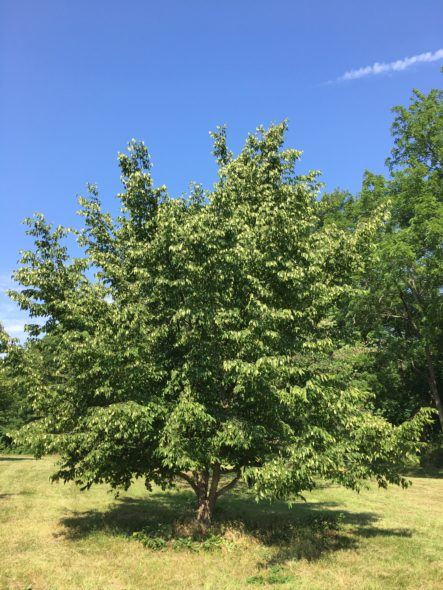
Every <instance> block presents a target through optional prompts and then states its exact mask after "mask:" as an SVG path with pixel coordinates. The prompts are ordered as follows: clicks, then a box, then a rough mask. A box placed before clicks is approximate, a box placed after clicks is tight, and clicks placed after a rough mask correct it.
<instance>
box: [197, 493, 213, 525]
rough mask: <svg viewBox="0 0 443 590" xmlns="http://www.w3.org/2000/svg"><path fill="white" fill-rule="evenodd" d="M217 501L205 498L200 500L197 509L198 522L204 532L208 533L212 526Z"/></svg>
mask: <svg viewBox="0 0 443 590" xmlns="http://www.w3.org/2000/svg"><path fill="white" fill-rule="evenodd" d="M214 506H215V501H211V499H210V498H203V499H202V500H200V502H199V505H198V508H197V522H198V524H199V525H200V528H201V529H202V531H206V530H208V529H209V527H210V526H211V524H212V516H213V513H214Z"/></svg>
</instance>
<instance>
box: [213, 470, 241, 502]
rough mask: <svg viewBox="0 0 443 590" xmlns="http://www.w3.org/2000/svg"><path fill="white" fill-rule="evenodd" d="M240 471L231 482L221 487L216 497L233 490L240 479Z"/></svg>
mask: <svg viewBox="0 0 443 590" xmlns="http://www.w3.org/2000/svg"><path fill="white" fill-rule="evenodd" d="M240 477H241V475H240V472H237V475H236V476H235V477H234V479H232V480H231V481H230V482H229V483H227V484H226V485H225V486H223V487H222V488H220V489H219V490H218V492H217V494H216V498H218V497H219V496H221V495H222V494H224V493H226V492H229V490H232V488H234V487H235V486H236V485H237V483H238V482H239V480H240Z"/></svg>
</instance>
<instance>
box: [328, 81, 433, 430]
mask: <svg viewBox="0 0 443 590" xmlns="http://www.w3.org/2000/svg"><path fill="white" fill-rule="evenodd" d="M393 112H394V113H395V119H394V122H393V125H392V135H393V138H394V146H393V149H392V152H391V157H390V158H388V159H387V162H386V163H387V165H388V167H389V169H390V172H391V175H390V177H389V178H385V177H384V176H382V175H374V174H372V173H370V172H366V174H365V177H364V182H363V188H362V191H361V193H360V195H358V196H357V198H354V197H352V196H351V195H349V194H347V193H340V192H339V191H338V192H336V193H334V194H331V195H329V196H328V197H327V199H326V203H325V204H326V205H327V206H326V213H325V214H324V218H325V219H326V222H327V223H334V224H336V225H338V226H339V227H343V228H347V229H348V230H349V231H353V228H354V227H355V224H356V223H357V222H358V220H364V219H368V218H370V217H371V216H372V215H373V213H374V211H376V210H377V207H380V206H383V207H385V208H386V210H387V212H388V213H389V215H388V216H387V217H386V219H385V221H384V223H383V224H382V225H381V226H380V231H379V232H377V234H376V235H375V239H376V241H377V245H376V248H374V249H373V250H372V255H371V256H370V258H369V259H368V261H367V264H366V270H365V273H364V274H363V275H362V276H360V281H361V283H360V284H361V285H362V286H363V287H364V288H365V289H366V292H367V296H366V297H365V298H360V299H359V301H358V304H359V306H358V307H359V309H358V313H357V314H356V315H355V317H354V321H355V325H357V326H358V328H359V330H360V335H361V337H362V338H363V339H364V340H365V341H366V342H367V343H368V344H369V346H370V347H373V349H374V351H375V355H373V356H372V360H371V362H370V363H369V366H367V369H368V373H369V374H370V375H371V377H370V378H371V380H372V384H373V385H375V388H376V389H377V390H378V392H379V401H380V406H381V407H382V408H383V410H384V411H385V413H387V415H389V416H390V418H391V419H393V420H396V421H398V420H399V419H401V418H402V417H405V416H407V415H411V413H413V412H415V411H416V410H417V409H418V408H419V407H420V406H422V405H424V404H425V405H428V404H429V403H430V402H432V404H433V405H435V407H436V408H437V410H438V414H439V421H440V426H441V429H443V398H442V389H443V92H441V91H438V90H432V91H431V92H429V94H427V95H426V94H423V93H421V92H419V91H418V90H415V91H414V93H413V96H412V98H411V102H410V104H409V106H408V107H407V108H406V107H403V106H398V107H394V109H393Z"/></svg>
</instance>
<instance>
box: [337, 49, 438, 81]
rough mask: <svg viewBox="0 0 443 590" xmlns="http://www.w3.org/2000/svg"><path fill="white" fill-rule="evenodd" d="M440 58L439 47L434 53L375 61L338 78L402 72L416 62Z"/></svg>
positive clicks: (348, 78) (354, 78) (345, 78)
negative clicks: (388, 61) (385, 61)
mask: <svg viewBox="0 0 443 590" xmlns="http://www.w3.org/2000/svg"><path fill="white" fill-rule="evenodd" d="M439 59H443V49H438V50H437V51H434V53H432V52H431V51H427V52H426V53H420V55H413V56H412V57H405V58H404V59H398V60H397V61H391V62H390V63H378V62H375V64H373V65H372V66H366V67H364V68H359V69H358V70H349V71H348V72H345V73H344V74H343V76H340V78H338V80H357V78H363V77H365V76H375V75H377V74H383V73H385V72H400V71H402V70H406V68H409V67H411V66H413V65H415V64H420V63H427V62H431V61H437V60H439Z"/></svg>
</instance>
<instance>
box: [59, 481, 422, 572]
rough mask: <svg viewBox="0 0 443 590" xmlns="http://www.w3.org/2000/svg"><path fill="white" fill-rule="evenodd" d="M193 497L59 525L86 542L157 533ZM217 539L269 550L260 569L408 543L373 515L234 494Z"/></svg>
mask: <svg viewBox="0 0 443 590" xmlns="http://www.w3.org/2000/svg"><path fill="white" fill-rule="evenodd" d="M192 503H193V496H192V495H191V494H189V493H187V492H175V493H174V492H172V493H154V494H152V495H150V496H149V497H148V498H146V499H142V498H140V499H136V498H130V497H122V498H120V499H119V500H117V502H116V503H115V504H114V505H113V506H112V507H111V508H110V509H109V510H108V511H106V512H99V511H87V512H74V513H72V514H71V515H69V516H66V517H65V518H63V519H62V521H61V524H62V525H64V527H65V532H64V533H63V536H64V537H65V538H68V539H72V540H75V539H78V538H82V537H86V536H88V535H90V534H92V533H94V532H97V531H102V532H107V533H109V534H110V535H123V536H131V535H132V533H134V532H136V531H140V530H142V529H145V530H159V529H161V528H162V527H165V526H166V527H168V526H172V525H173V524H174V523H175V522H177V521H178V520H180V519H183V518H186V517H190V516H191V515H192V513H193V512H192V511H193V505H192ZM215 520H216V524H215V526H214V532H215V533H220V532H221V533H222V534H223V531H226V530H227V529H228V530H230V531H235V532H240V533H241V534H243V535H246V536H251V537H253V538H255V539H256V540H257V541H259V542H260V544H262V545H263V546H266V547H269V548H270V549H273V551H272V556H270V557H269V559H267V560H266V561H264V562H261V563H259V564H258V565H259V567H263V568H265V567H269V566H271V565H277V564H283V563H285V562H286V561H288V560H293V559H302V558H304V559H308V560H311V561H313V560H316V559H319V558H320V557H321V556H322V555H323V554H325V553H328V552H333V551H338V550H343V549H352V548H355V547H357V546H358V544H359V540H360V539H363V538H370V537H377V536H383V537H386V536H387V537H411V536H412V531H411V530H409V529H382V528H378V527H376V526H374V525H375V523H376V522H377V521H378V520H379V517H378V516H377V514H375V513H371V512H350V511H343V510H339V508H338V504H336V503H334V502H323V503H321V502H318V503H317V502H316V503H303V504H302V503H297V504H294V505H293V506H292V508H289V507H288V506H287V504H285V503H283V502H275V503H274V504H271V505H269V504H268V503H263V502H262V503H258V504H257V503H256V502H254V501H253V500H252V499H249V498H247V497H245V496H244V495H243V496H241V495H240V493H238V492H237V494H235V495H234V494H232V495H229V496H226V497H225V498H223V499H221V500H220V502H219V506H218V507H217V509H216V513H215Z"/></svg>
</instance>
